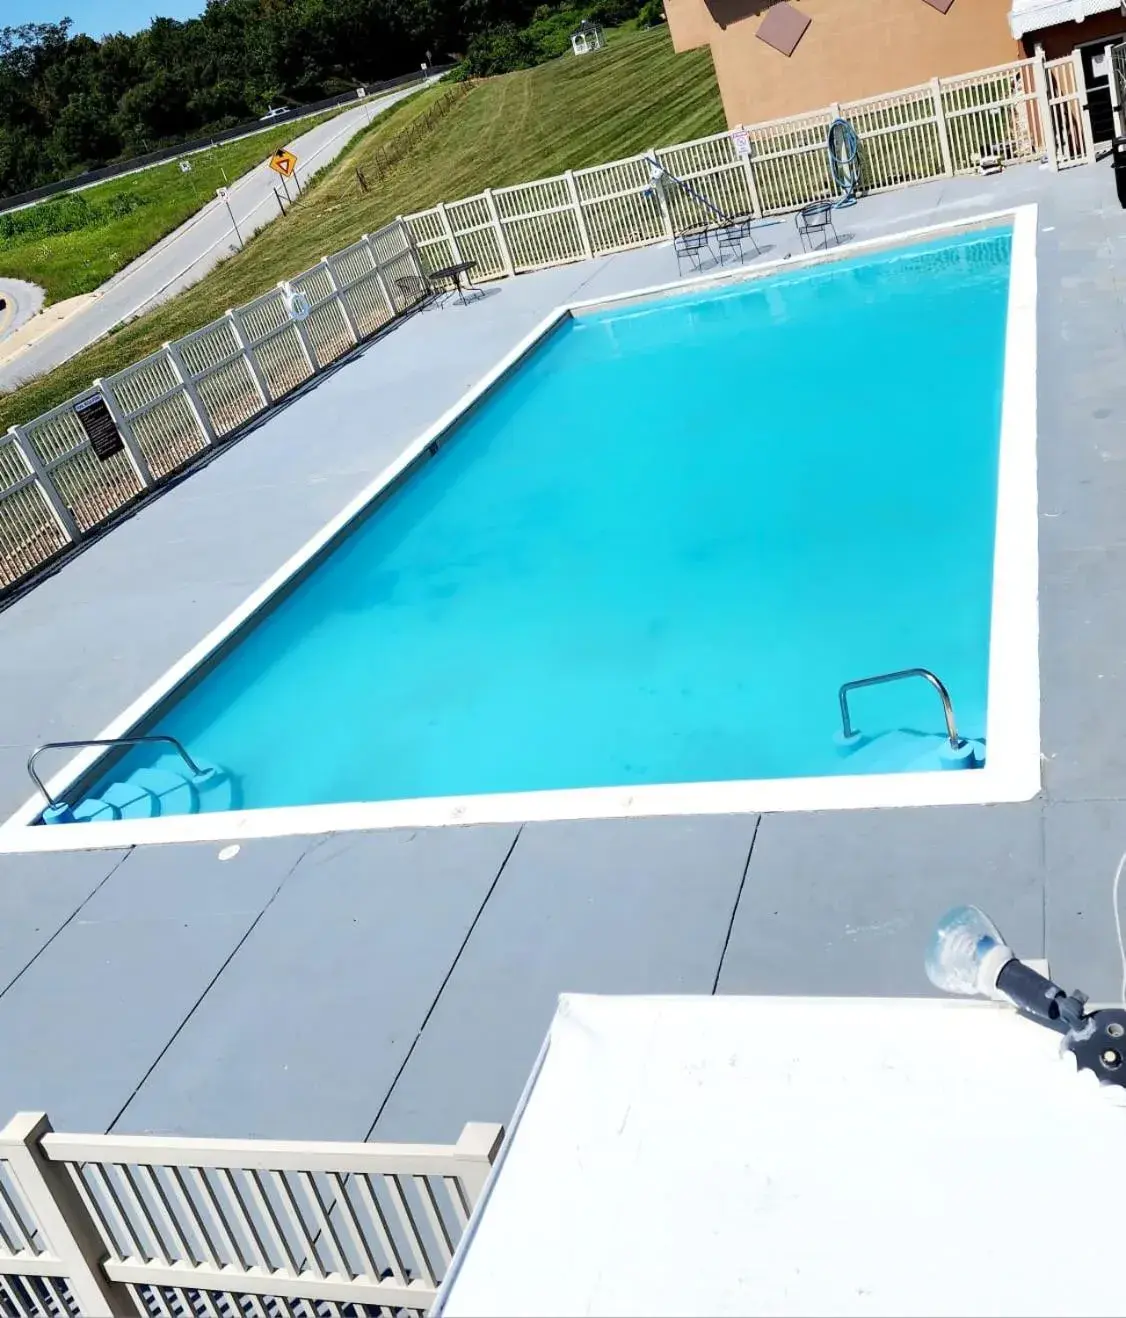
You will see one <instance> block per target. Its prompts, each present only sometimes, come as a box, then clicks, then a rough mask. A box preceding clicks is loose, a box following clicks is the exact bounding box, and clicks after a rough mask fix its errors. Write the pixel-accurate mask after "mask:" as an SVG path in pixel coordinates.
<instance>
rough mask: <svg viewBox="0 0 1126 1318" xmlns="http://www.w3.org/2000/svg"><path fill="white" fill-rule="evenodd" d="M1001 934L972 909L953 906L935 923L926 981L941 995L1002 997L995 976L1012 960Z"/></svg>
mask: <svg viewBox="0 0 1126 1318" xmlns="http://www.w3.org/2000/svg"><path fill="white" fill-rule="evenodd" d="M1012 957H1013V953H1012V951H1011V950H1010V949H1009V947H1008V946H1007V945H1006V943H1005V940H1004V938H1003V937H1002V936H1001V931H1000V930H999V929H998V928H997V926H996V925H995V924H994V923H993V921H992V920H991V919H990V918H989V916H988V915H986V914H985V912H984V911H981V910H979V909H978V908H977V907H976V906H955V907H954V908H953V910H950V911H947V912H946V914H945V915H944V916H943V917H942V919H941V920H940V921H939V922H938V925H937V927H936V928H935V931H934V933H933V934H932V935H931V940H930V943H929V944H928V945H927V955H926V969H927V978H928V979H929V980H930V982H931V983H932V984H933V985H934V986H935V988H939V989H942V990H943V992H944V993H961V994H964V995H966V996H968V997H977V996H979V995H981V996H984V997H988V998H995V997H999V996H1003V995H1001V994H999V993H998V990H997V972H998V971H999V970H1000V968H1001V967H1002V966H1003V965H1004V964H1005V963H1006V962H1007V961H1010V960H1012Z"/></svg>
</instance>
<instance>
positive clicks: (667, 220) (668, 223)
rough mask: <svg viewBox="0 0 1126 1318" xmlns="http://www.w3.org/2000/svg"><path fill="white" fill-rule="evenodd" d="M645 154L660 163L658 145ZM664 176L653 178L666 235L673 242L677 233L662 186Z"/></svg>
mask: <svg viewBox="0 0 1126 1318" xmlns="http://www.w3.org/2000/svg"><path fill="white" fill-rule="evenodd" d="M645 155H646V158H647V159H649V160H655V161H657V163H658V164H660V162H661V157H660V156H659V155H658V154H657V148H656V147H653V148H652V149H651V150H649V151H646V153H645ZM663 177H664V176H663V175H661V176H660V177H659V178H656V179H654V180H653V191H654V192H656V194H657V205H658V206H659V207H660V208H661V225H662V227H663V228H664V231H665V237H666V238H667V239H669V241H670V242H671V241H672V239H673V238H675V237H676V233H675V231H674V229H673V227H672V212H671V211H670V210H669V203H668V199H667V198H666V197H665V190H664V188H663V187H662V186H661V179H663Z"/></svg>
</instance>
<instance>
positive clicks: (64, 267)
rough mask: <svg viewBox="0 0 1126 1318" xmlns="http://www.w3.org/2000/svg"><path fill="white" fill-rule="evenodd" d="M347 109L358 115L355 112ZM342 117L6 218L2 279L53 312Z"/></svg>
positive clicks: (0, 227)
mask: <svg viewBox="0 0 1126 1318" xmlns="http://www.w3.org/2000/svg"><path fill="white" fill-rule="evenodd" d="M344 108H349V109H350V108H351V107H350V106H348V107H344ZM339 113H340V110H336V109H333V110H329V111H327V112H326V113H325V114H321V115H316V116H313V117H311V118H308V119H301V120H299V121H298V122H297V123H296V124H294V126H293V128H292V129H291V128H290V127H289V126H288V124H286V125H278V126H277V127H276V128H274V129H273V130H272V131H271V130H267V131H265V132H262V133H255V134H254V135H253V136H252V137H245V138H239V139H238V140H237V141H235V142H226V143H223V144H222V145H220V146H213V147H211V148H209V149H208V150H206V151H198V152H196V153H195V154H194V155H191V156H187V157H185V159H187V160H188V161H189V162H190V164H191V171H190V173H184V172H182V171H181V169H180V164H179V161H178V160H170V161H168V162H167V163H166V164H163V165H155V166H153V168H152V169H146V170H143V171H142V172H140V173H137V174H129V175H127V176H126V177H124V178H118V179H111V180H109V181H108V182H106V183H99V184H98V185H97V186H96V187H92V188H83V189H82V190H81V191H80V192H68V193H63V194H60V195H59V196H55V197H50V198H48V199H47V200H45V201H41V202H38V203H36V205H34V206H28V207H25V208H24V209H22V210H18V211H10V212H7V213H2V214H0V275H9V276H10V277H11V278H13V279H28V280H30V281H31V282H32V283H33V284H38V285H39V286H40V287H41V288H43V289H45V290H46V292H47V303H48V305H49V304H50V303H52V302H60V301H62V300H63V299H64V298H68V297H74V296H75V295H76V294H78V293H89V292H91V291H92V290H93V289H95V288H97V287H98V286H99V285H101V284H104V283H105V281H106V280H107V279H109V278H111V276H113V275H115V274H117V272H118V271H119V270H121V269H124V267H125V266H127V265H128V264H129V262H130V261H133V260H135V259H136V258H137V257H138V256H140V255H141V253H142V252H147V251H148V249H149V248H150V247H151V246H152V245H153V244H154V243H156V242H159V241H160V239H161V238H163V237H164V236H165V234H168V233H171V232H172V230H173V229H176V228H179V226H180V225H181V224H183V223H184V221H185V220H187V219H189V218H190V217H191V216H192V215H194V214H195V213H196V211H198V210H199V209H200V208H201V207H203V206H204V205H206V203H207V202H209V201H211V200H213V199H214V197H215V189H216V188H218V187H222V186H224V185H225V184H227V183H233V182H234V181H235V179H237V178H240V177H241V176H242V175H243V174H245V173H246V172H247V171H248V170H251V169H253V168H254V166H255V165H258V164H261V162H262V161H263V160H265V159H266V157H267V156H268V155H269V154H270V153H271V152H272V151H273V150H274V148H275V147H276V146H277V145H278V143H279V142H281V141H288V140H289V139H290V138H292V137H295V136H297V135H298V134H299V133H304V132H308V131H309V129H310V128H314V127H315V126H316V125H317V124H319V123H321V122H322V121H323V120H325V119H329V118H331V117H332V116H333V115H336V114H339Z"/></svg>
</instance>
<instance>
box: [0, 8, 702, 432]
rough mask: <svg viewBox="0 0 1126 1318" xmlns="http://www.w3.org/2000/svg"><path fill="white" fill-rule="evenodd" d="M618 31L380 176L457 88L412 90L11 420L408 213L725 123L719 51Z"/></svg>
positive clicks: (500, 97)
mask: <svg viewBox="0 0 1126 1318" xmlns="http://www.w3.org/2000/svg"><path fill="white" fill-rule="evenodd" d="M609 36H610V41H609V45H608V47H607V49H606V50H605V51H602V52H599V53H597V54H595V55H589V56H584V57H582V58H575V57H574V56H564V57H563V58H562V59H559V60H555V61H553V62H551V63H550V64H543V65H540V66H539V67H538V68H535V69H528V70H526V71H524V72H520V73H510V74H506V75H505V76H504V77H500V78H491V79H488V80H486V81H484V82H481V83H478V84H476V85H475V86H474V87H473V88H472V90H470V91H469V93H468V95H466V96H465V97H464V98H463V99H461V100H459V101H457V102H456V104H454V105H453V107H452V108H451V109H450V110H449V112H448V113H447V114H445V115H444V116H443V117H442V118H441V119H438V120H437V121H436V122H435V123H434V124H433V125H432V126H431V127H430V128H429V129H428V131H427V132H426V133H425V135H424V136H423V137H422V139H421V140H420V141H419V142H418V143H417V144H416V145H415V147H414V148H413V149H412V150H411V152H410V153H409V154H408V155H407V156H406V157H404V158H403V159H402V160H400V161H399V163H398V164H396V165H395V166H394V167H393V168H392V169H391V170H390V171H389V172H388V173H387V174H386V175H385V176H384V177H381V178H378V179H377V177H376V175H377V174H378V172H379V171H378V161H379V159H380V154H381V152H382V150H383V149H384V148H385V147H386V146H387V144H388V142H389V141H390V140H391V138H392V137H394V136H395V135H396V134H399V133H402V132H404V131H405V130H406V128H407V126H408V125H409V124H410V122H411V120H412V119H415V118H417V117H418V116H421V115H423V114H425V113H426V112H427V111H428V110H429V109H430V107H431V106H433V105H434V104H435V103H437V102H438V101H439V100H440V99H441V98H442V97H443V96H446V95H447V94H448V88H446V87H443V86H436V87H433V88H429V89H428V90H426V91H425V92H421V93H419V94H417V95H415V96H413V97H410V98H409V99H407V100H404V101H400V102H399V103H398V104H397V105H395V106H393V107H392V108H391V110H389V111H388V112H387V113H385V114H384V115H382V116H381V117H380V118H378V119H376V120H375V122H374V124H373V126H372V127H371V128H369V129H367V130H366V131H364V132H363V133H362V134H360V135H358V136H357V137H356V138H354V139H353V141H352V143H351V144H350V146H349V148H348V149H347V150H346V151H345V153H344V154H343V155H342V156H341V157H340V158H339V159H338V160H337V161H336V162H335V163H334V164H333V165H332V166H330V167H328V168H327V169H325V171H324V172H323V173H322V175H321V176H320V177H319V178H318V179H317V180H315V181H314V183H313V186H311V187H310V188H309V189H308V190H307V191H306V193H305V194H304V195H303V196H302V198H301V200H300V201H299V202H298V203H297V204H296V205H295V206H294V207H293V209H292V210H291V212H290V213H289V215H288V216H287V217H286V218H285V219H284V220H279V221H277V222H276V223H274V224H271V225H270V226H269V227H268V228H267V229H265V230H263V231H262V232H261V233H260V234H258V235H257V236H256V237H255V238H253V239H252V240H251V241H250V242H249V243H247V246H246V249H245V251H242V252H240V253H238V254H237V255H235V256H232V257H231V258H230V259H229V260H227V261H225V262H223V264H222V265H220V266H218V267H217V268H216V269H215V270H214V271H212V273H211V274H209V275H208V276H207V277H206V278H205V279H202V280H201V281H200V282H199V283H198V284H196V285H195V286H194V287H193V288H190V289H188V290H187V291H186V292H184V293H181V294H180V295H179V296H178V297H176V298H174V299H172V300H171V301H169V302H166V303H164V304H163V305H162V306H160V307H157V308H156V309H154V310H153V311H151V312H149V313H148V314H147V315H145V316H143V317H141V318H140V319H138V320H135V321H133V322H131V323H130V324H128V325H125V326H122V327H121V328H120V329H119V330H117V331H116V332H115V333H113V334H111V335H109V336H108V337H107V338H105V339H103V340H101V341H100V342H99V343H96V344H94V345H93V346H92V347H90V348H88V349H87V350H86V351H85V352H82V353H80V354H79V355H78V356H76V357H74V358H72V359H71V360H70V361H68V362H66V363H64V364H63V365H62V366H60V367H58V368H56V369H55V370H54V371H51V372H50V373H48V374H47V375H44V376H42V377H40V378H39V379H37V380H33V381H31V382H29V383H28V384H26V385H24V386H22V387H21V388H20V389H18V390H16V391H14V392H13V393H10V394H4V395H0V429H5V428H6V427H7V426H9V425H11V424H13V423H15V422H20V421H26V420H30V419H31V418H32V417H35V416H37V415H38V414H39V413H40V412H43V411H46V410H47V409H48V408H49V407H53V406H55V404H57V403H60V402H62V401H64V400H65V399H66V398H68V397H70V396H71V395H72V394H75V393H77V392H79V390H81V389H84V388H86V386H87V385H88V384H89V383H90V381H91V380H92V379H94V378H95V377H98V376H105V375H111V374H112V373H113V372H114V371H118V370H121V369H122V368H123V367H125V366H127V365H129V363H130V362H134V361H136V360H138V358H140V357H143V356H145V355H146V354H147V353H149V352H152V351H154V350H155V349H156V348H158V347H159V346H160V345H161V344H162V343H164V342H166V341H167V340H169V339H175V338H178V337H179V336H181V335H183V334H186V333H188V332H190V331H191V330H193V329H198V328H199V327H200V326H201V325H204V324H206V323H207V322H208V321H210V320H213V319H215V318H216V317H217V316H221V315H222V314H223V312H224V311H225V310H226V309H227V307H231V306H237V305H239V304H241V303H243V302H246V301H249V300H250V299H251V298H252V297H255V296H257V295H258V294H259V293H262V292H264V291H266V290H267V289H269V288H271V287H273V285H274V284H276V283H277V281H278V280H279V279H284V278H288V277H290V276H291V275H295V274H299V273H300V272H301V271H302V270H305V269H307V268H308V267H309V266H311V265H314V264H315V263H316V262H317V261H319V260H320V258H321V257H322V256H324V255H326V254H327V253H331V252H333V251H336V250H338V249H340V248H342V247H346V246H347V245H348V244H349V243H351V242H354V241H355V240H356V239H357V238H358V237H359V236H360V234H362V233H365V232H370V231H372V230H374V229H377V228H378V227H379V226H380V225H382V224H385V223H387V222H388V221H389V220H392V219H394V218H395V216H396V215H405V214H409V213H410V212H412V211H417V210H423V209H425V208H426V207H428V206H432V205H434V204H435V203H436V202H438V201H456V200H457V199H458V198H459V197H464V196H467V195H470V194H472V193H475V192H480V191H481V189H482V188H485V187H503V186H504V185H506V184H510V183H521V182H527V181H530V180H532V179H536V178H542V177H544V176H547V175H551V174H557V173H559V172H560V171H562V170H565V169H579V168H582V167H583V166H585V165H595V164H599V163H601V162H603V161H608V160H614V159H617V158H618V157H621V156H628V155H631V154H635V153H636V152H638V151H642V150H645V149H646V148H647V147H660V146H665V145H671V144H673V143H676V142H684V141H690V140H691V139H693V138H696V137H704V136H706V135H707V134H709V133H718V132H722V131H723V129H724V127H725V122H724V117H723V109H722V106H721V104H720V98H719V89H718V87H717V85H716V80H715V73H714V70H713V68H712V60H711V53H710V52H709V51H707V50H694V51H687V52H685V53H684V54H681V55H677V54H674V53H673V49H672V43H671V41H670V39H669V35H668V30H667V28H665V27H659V28H653V29H651V30H648V31H642V32H626V31H620V32H612V33H610V34H609ZM357 171H359V173H360V174H361V175H363V176H364V177H365V180H366V181H367V183H368V188H367V190H366V191H365V190H364V189H363V187H362V186H361V184H360V181H359V178H358V177H357ZM369 175H370V177H368V176H369ZM0 269H3V265H2V263H0Z"/></svg>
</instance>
